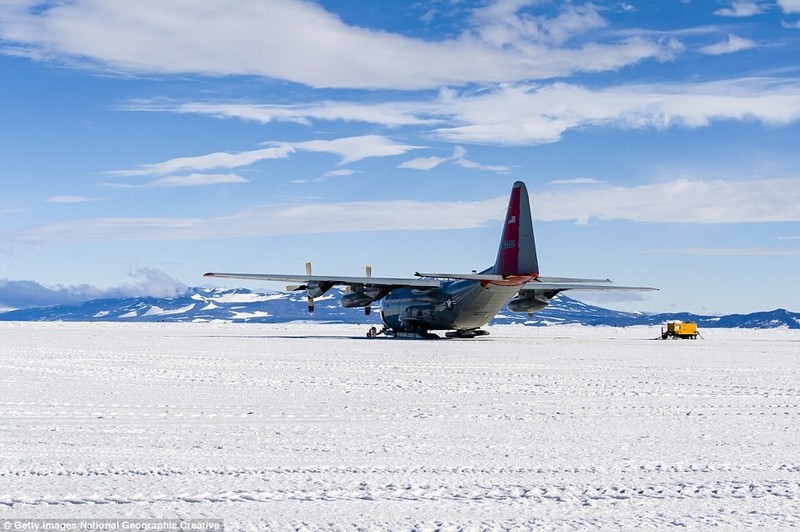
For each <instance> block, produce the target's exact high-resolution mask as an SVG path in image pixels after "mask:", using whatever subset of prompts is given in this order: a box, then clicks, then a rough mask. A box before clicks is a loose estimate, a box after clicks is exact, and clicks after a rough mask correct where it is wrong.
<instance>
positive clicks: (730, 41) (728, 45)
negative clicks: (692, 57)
mask: <svg viewBox="0 0 800 532" xmlns="http://www.w3.org/2000/svg"><path fill="white" fill-rule="evenodd" d="M755 46H756V43H754V42H753V41H751V40H750V39H744V38H742V37H739V36H737V35H733V34H730V35H728V38H727V40H724V41H721V42H718V43H714V44H709V45H708V46H703V47H701V48H700V51H701V52H702V53H704V54H708V55H723V54H732V53H735V52H740V51H742V50H749V49H750V48H755Z"/></svg>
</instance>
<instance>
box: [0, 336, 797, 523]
mask: <svg viewBox="0 0 800 532" xmlns="http://www.w3.org/2000/svg"><path fill="white" fill-rule="evenodd" d="M490 331H491V333H492V335H491V336H489V337H485V338H479V339H474V340H441V341H411V340H390V339H375V340H371V339H367V338H365V337H364V333H365V332H366V327H365V326H349V325H348V326H342V325H320V324H310V323H305V324H303V323H301V324H274V325H234V324H228V323H210V324H111V323H82V324H77V323H0V335H2V339H3V341H2V343H0V363H1V364H2V371H0V520H2V519H11V518H40V519H45V518H64V519H69V518H123V517H124V518H149V517H152V518H182V519H200V518H221V519H224V520H225V525H226V528H227V529H228V530H239V529H263V528H274V529H280V530H283V529H287V528H288V529H320V528H322V529H329V528H330V529H342V530H350V529H354V528H363V529H401V530H408V529H412V530H415V529H416V530H435V529H445V530H449V529H453V530H459V529H514V528H516V529H527V528H531V527H543V528H545V529H552V528H557V529H562V528H588V527H592V528H620V527H621V528H626V529H631V528H639V527H648V528H650V527H660V526H676V525H683V526H687V527H691V528H705V527H709V526H713V525H720V526H722V527H724V528H726V529H730V528H739V529H742V528H748V529H754V528H761V529H781V528H783V529H790V528H796V527H800V443H798V442H800V438H798V434H800V332H799V331H789V330H726V329H707V330H703V331H701V333H702V334H703V336H704V337H705V338H706V339H705V340H695V341H692V340H668V341H661V340H653V338H655V337H657V336H658V333H659V330H658V328H655V327H633V328H625V329H618V328H610V327H596V328H593V327H580V326H558V327H549V328H531V327H528V328H526V327H522V326H497V327H491V328H490Z"/></svg>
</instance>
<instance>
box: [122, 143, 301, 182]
mask: <svg viewBox="0 0 800 532" xmlns="http://www.w3.org/2000/svg"><path fill="white" fill-rule="evenodd" d="M293 151H294V150H293V149H292V148H291V146H289V145H288V144H280V145H275V146H272V147H270V148H263V149H259V150H251V151H243V152H238V153H228V152H216V153H209V154H207V155H199V156H196V157H178V158H176V159H170V160H168V161H164V162H161V163H155V164H143V165H141V166H139V168H137V169H135V170H117V171H113V172H108V173H109V174H110V175H117V176H138V175H165V174H172V173H175V172H180V171H184V170H201V171H202V170H212V169H215V168H237V167H241V166H250V165H252V164H255V163H257V162H259V161H263V160H265V159H283V158H285V157H288V155H289V154H290V153H292V152H293Z"/></svg>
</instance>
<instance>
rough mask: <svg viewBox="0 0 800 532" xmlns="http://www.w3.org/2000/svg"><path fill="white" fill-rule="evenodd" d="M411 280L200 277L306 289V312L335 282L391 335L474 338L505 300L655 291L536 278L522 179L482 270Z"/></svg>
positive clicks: (539, 305) (521, 306) (536, 306)
mask: <svg viewBox="0 0 800 532" xmlns="http://www.w3.org/2000/svg"><path fill="white" fill-rule="evenodd" d="M414 275H415V276H414V278H393V277H372V272H371V268H370V267H369V266H367V270H366V276H364V277H337V276H324V275H323V276H320V275H312V274H311V263H306V275H291V274H287V275H284V274H270V273H268V274H259V273H214V272H209V273H206V274H205V277H225V278H232V279H249V280H257V281H284V282H289V283H297V284H294V285H290V286H287V290H289V291H296V290H305V291H306V294H307V298H308V310H309V312H313V311H314V299H315V298H318V297H320V296H322V295H323V294H325V293H326V292H328V291H329V290H330V289H331V288H333V287H334V286H344V287H345V294H344V295H343V296H342V297H341V299H340V300H339V303H340V304H341V305H342V306H343V307H347V308H352V307H363V308H364V309H365V312H366V313H367V314H369V313H370V308H371V306H372V303H374V302H376V301H380V314H381V320H382V321H383V325H384V328H383V330H382V331H381V333H384V334H386V335H387V336H394V337H413V338H438V335H436V334H434V333H431V332H430V331H435V330H444V331H447V332H446V333H445V335H446V336H447V337H448V338H474V337H476V336H483V335H487V334H489V333H488V331H485V330H483V329H481V327H483V326H484V325H486V324H487V323H489V321H490V320H491V319H492V318H494V317H495V315H496V314H497V313H498V312H499V311H500V310H501V309H502V308H503V307H505V306H506V305H507V306H508V309H509V310H510V311H512V312H527V313H528V315H532V313H534V312H536V311H539V310H541V309H543V308H544V307H546V306H547V304H548V301H549V300H550V299H552V298H553V297H554V296H555V295H556V294H559V293H560V292H563V291H565V290H636V291H649V290H657V289H656V288H649V287H635V286H616V285H614V284H612V283H611V281H610V280H609V279H574V278H568V277H545V276H541V275H539V262H538V259H537V256H536V242H535V240H534V236H533V221H532V218H531V208H530V202H529V200H528V191H527V188H526V187H525V183H523V182H522V181H517V182H516V183H514V186H513V187H512V189H511V197H510V198H509V201H508V209H507V211H506V217H505V223H504V226H503V233H502V237H501V239H500V245H499V248H498V250H497V258H496V260H495V263H494V265H493V266H491V267H490V268H487V269H485V270H483V271H481V272H479V273H478V272H475V271H473V272H472V273H465V274H458V273H455V274H454V273H419V272H417V273H415V274H414Z"/></svg>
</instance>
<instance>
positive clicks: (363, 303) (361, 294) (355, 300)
mask: <svg viewBox="0 0 800 532" xmlns="http://www.w3.org/2000/svg"><path fill="white" fill-rule="evenodd" d="M388 293H389V290H387V289H386V288H378V287H370V286H366V287H364V289H362V290H355V291H351V292H350V293H348V294H345V295H343V296H342V298H341V299H340V300H339V304H340V305H342V306H343V307H347V308H352V307H367V308H369V305H371V304H372V303H373V302H375V301H377V300H379V299H381V298H383V297H384V296H385V295H386V294H388Z"/></svg>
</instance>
